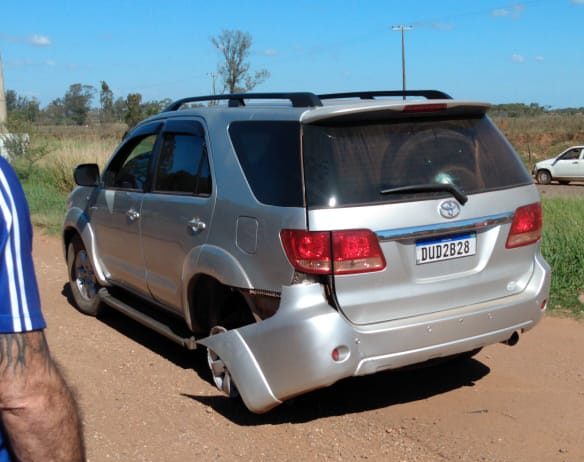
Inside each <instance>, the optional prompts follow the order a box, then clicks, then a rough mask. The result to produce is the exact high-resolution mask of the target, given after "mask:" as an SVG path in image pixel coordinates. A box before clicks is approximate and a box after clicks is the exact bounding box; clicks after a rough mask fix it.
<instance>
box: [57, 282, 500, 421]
mask: <svg viewBox="0 0 584 462" xmlns="http://www.w3.org/2000/svg"><path fill="white" fill-rule="evenodd" d="M62 293H63V295H64V296H65V297H67V300H68V301H69V303H70V304H71V305H72V306H75V305H74V302H73V299H72V297H71V292H70V289H69V285H68V284H67V285H65V286H64V288H63V292H62ZM98 319H99V320H100V321H102V322H103V323H104V324H106V325H107V326H109V327H110V328H112V329H115V330H117V331H118V332H119V333H120V334H122V335H124V336H126V337H128V338H130V339H131V340H133V341H135V342H137V343H139V344H141V345H143V346H144V347H145V348H148V349H149V350H151V351H153V352H154V353H156V354H158V355H160V356H161V357H163V358H165V359H167V360H168V361H171V362H172V363H173V364H175V365H176V366H178V367H180V368H182V369H193V371H194V372H195V373H196V374H198V375H199V377H200V378H201V379H202V380H205V381H206V382H208V383H209V384H210V386H213V387H214V385H213V381H212V379H211V374H210V372H209V369H208V366H207V362H206V356H205V350H204V349H203V348H201V349H198V350H195V351H188V350H186V349H184V348H182V347H180V346H178V345H176V344H175V343H173V342H171V341H170V340H167V339H166V338H164V337H163V336H161V335H159V334H157V333H155V332H153V331H151V330H149V329H148V328H146V327H143V326H142V325H140V324H139V323H137V322H135V321H133V320H131V319H129V318H127V317H126V316H124V315H123V314H121V313H118V312H116V311H114V310H113V309H106V310H104V312H103V314H100V316H99V318H98ZM489 372H490V369H489V368H488V367H487V366H485V365H484V364H483V363H481V362H479V361H477V360H475V359H460V360H455V361H452V362H446V363H443V364H439V365H436V366H433V367H423V368H417V369H405V370H399V371H386V372H381V373H378V374H374V375H369V376H364V377H352V378H349V379H345V380H342V381H340V382H338V383H336V384H334V385H332V386H330V387H327V388H323V389H320V390H316V391H313V392H311V393H308V394H305V395H302V396H299V397H296V398H294V399H292V400H290V401H287V402H285V403H283V404H282V405H280V406H278V407H276V408H275V409H273V410H272V411H270V412H268V413H266V414H261V415H257V414H253V413H251V412H250V411H248V410H247V408H246V407H245V405H244V404H243V402H242V401H241V399H239V398H237V399H229V398H227V397H225V396H223V395H221V394H220V392H219V391H217V394H216V395H213V396H208V395H204V396H196V395H188V394H185V395H183V396H185V397H186V398H189V399H192V400H194V401H197V402H199V403H201V404H203V405H205V406H209V407H210V408H212V409H214V410H215V411H216V412H218V413H219V414H221V415H223V416H224V417H225V418H227V419H229V420H231V421H232V422H234V423H236V424H238V425H245V426H254V425H266V424H267V425H274V424H281V423H301V422H307V421H311V420H315V419H319V418H322V417H330V416H337V415H343V414H349V413H356V412H362V411H366V410H371V409H379V408H384V407H387V406H393V405H396V404H402V403H408V402H413V401H418V400H422V399H426V398H429V397H432V396H436V395H439V394H442V393H447V392H449V391H452V390H455V389H457V388H461V387H469V386H474V384H475V382H477V381H478V380H481V379H482V378H483V377H485V376H486V375H487V374H488V373H489Z"/></svg>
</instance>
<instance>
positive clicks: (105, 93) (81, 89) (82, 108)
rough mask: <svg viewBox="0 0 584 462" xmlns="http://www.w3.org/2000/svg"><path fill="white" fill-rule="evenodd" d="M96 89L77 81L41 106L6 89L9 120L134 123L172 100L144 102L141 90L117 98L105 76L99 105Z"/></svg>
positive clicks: (65, 123) (31, 99) (49, 122)
mask: <svg viewBox="0 0 584 462" xmlns="http://www.w3.org/2000/svg"><path fill="white" fill-rule="evenodd" d="M97 93H98V92H97V90H96V89H95V87H93V86H92V85H84V84H81V83H74V84H72V85H70V86H69V89H68V90H67V91H66V92H65V94H64V95H63V96H62V97H60V98H56V99H54V100H53V101H51V102H50V103H49V104H48V105H47V106H46V107H45V108H41V107H40V103H39V101H38V100H37V99H36V98H28V97H26V96H22V95H18V94H17V93H16V92H15V91H14V90H8V91H6V109H7V112H8V118H9V120H13V121H14V120H20V121H23V122H29V123H36V124H46V125H88V124H96V123H113V122H125V123H127V124H128V126H130V127H132V126H134V125H135V124H136V123H137V122H139V121H140V120H142V119H143V118H145V117H148V116H150V115H152V114H156V113H158V112H160V111H161V110H162V109H164V107H165V106H167V105H168V104H169V103H170V99H164V100H160V101H146V102H142V95H141V94H140V93H130V94H128V95H127V96H126V97H125V98H123V97H118V98H114V94H113V91H112V90H111V88H110V86H109V85H108V84H107V82H105V81H104V80H102V81H101V85H100V90H99V106H97V107H95V106H93V105H92V103H93V101H94V99H95V96H96V94H97Z"/></svg>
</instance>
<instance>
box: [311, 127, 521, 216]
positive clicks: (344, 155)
mask: <svg viewBox="0 0 584 462" xmlns="http://www.w3.org/2000/svg"><path fill="white" fill-rule="evenodd" d="M303 142H304V174H305V183H306V195H307V203H308V206H309V207H313V208H314V207H316V208H319V207H336V206H343V205H352V204H367V203H377V202H391V201H401V200H414V199H427V198H428V197H429V196H430V197H431V196H432V195H436V194H443V193H435V192H434V193H428V192H424V193H417V194H415V195H413V194H412V193H411V192H408V193H399V194H380V192H381V191H383V190H388V189H392V188H400V187H404V186H417V185H428V184H435V183H451V184H454V185H455V186H457V187H458V188H459V189H460V190H461V191H462V192H463V193H465V194H473V193H480V192H485V191H490V190H496V189H503V188H509V187H513V186H518V185H525V184H530V183H531V182H532V180H531V177H530V176H529V173H528V172H527V170H526V168H525V167H524V165H523V163H522V162H521V160H520V159H519V156H517V154H516V153H515V151H514V150H513V148H512V147H511V146H510V145H509V143H508V142H507V141H506V139H505V138H504V137H503V135H502V134H501V133H500V132H499V131H498V130H497V129H496V128H495V127H494V125H493V123H492V122H491V121H490V119H489V118H488V117H486V116H481V117H476V118H464V119H448V120H444V119H432V120H428V119H423V120H420V119H418V120H413V119H412V120H405V121H404V120H403V119H402V120H399V121H387V122H384V123H383V124H379V123H374V124H350V125H342V126H340V125H335V126H326V125H305V126H304V127H303Z"/></svg>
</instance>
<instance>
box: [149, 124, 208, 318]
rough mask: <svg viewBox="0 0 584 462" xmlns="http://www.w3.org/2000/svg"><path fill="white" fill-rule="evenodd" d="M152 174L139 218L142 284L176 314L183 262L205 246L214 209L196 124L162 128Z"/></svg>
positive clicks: (203, 140) (203, 143)
mask: <svg viewBox="0 0 584 462" xmlns="http://www.w3.org/2000/svg"><path fill="white" fill-rule="evenodd" d="M155 170H156V172H155V176H154V181H153V185H152V190H151V191H150V192H149V193H147V194H146V195H145V196H144V199H143V202H142V212H141V213H142V246H143V249H142V251H143V254H144V260H145V265H146V278H147V284H148V288H149V290H150V292H151V294H152V296H153V297H154V298H155V299H157V300H158V301H159V302H161V303H163V304H164V305H166V306H168V307H170V308H171V309H173V310H175V311H181V307H182V299H181V295H182V293H183V283H186V282H188V281H183V268H184V264H185V259H186V258H193V257H188V256H189V254H191V253H192V255H196V248H197V247H199V246H201V245H203V244H204V243H205V242H206V241H207V237H208V232H209V227H210V224H211V217H212V215H213V209H214V206H215V197H214V195H213V194H212V191H213V187H212V180H211V167H210V163H209V155H208V149H207V141H206V138H205V131H204V128H203V124H202V122H201V121H198V120H193V119H192V118H190V119H180V120H169V121H167V122H166V124H165V126H164V129H163V131H162V134H161V142H160V151H159V156H158V159H157V163H156V167H155ZM195 258H196V257H195Z"/></svg>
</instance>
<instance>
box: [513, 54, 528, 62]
mask: <svg viewBox="0 0 584 462" xmlns="http://www.w3.org/2000/svg"><path fill="white" fill-rule="evenodd" d="M511 60H512V61H513V62H514V63H517V64H522V63H524V62H525V58H524V57H523V56H522V55H519V54H517V53H515V54H513V55H511Z"/></svg>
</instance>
